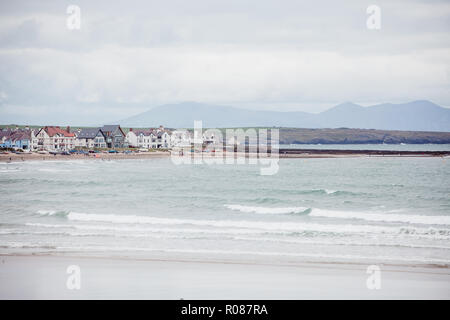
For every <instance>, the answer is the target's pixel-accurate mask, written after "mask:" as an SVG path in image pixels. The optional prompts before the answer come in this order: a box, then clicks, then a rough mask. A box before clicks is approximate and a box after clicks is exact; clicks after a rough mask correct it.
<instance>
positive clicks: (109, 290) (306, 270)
mask: <svg viewBox="0 0 450 320" xmlns="http://www.w3.org/2000/svg"><path fill="white" fill-rule="evenodd" d="M72 265H76V266H79V268H80V284H81V287H80V290H69V289H68V288H67V286H66V283H67V281H68V277H69V274H68V273H67V268H68V267H69V266H72ZM367 267H368V265H367V264H351V263H331V262H330V263H326V262H325V263H321V262H305V263H299V264H295V265H286V264H284V265H283V264H258V263H242V262H234V263H226V262H220V261H198V260H197V261H196V260H180V259H179V260H174V259H167V258H165V259H149V258H146V259H145V258H129V257H125V258H123V257H122V258H121V257H76V256H61V255H58V256H52V255H0V282H1V283H2V284H3V285H2V286H1V287H0V298H1V299H234V300H236V299H449V298H450V291H449V290H448V285H449V284H450V274H449V272H448V269H447V268H445V269H442V268H429V267H428V268H427V267H423V266H415V267H411V266H401V265H389V266H388V265H380V270H381V274H380V275H381V288H380V289H379V290H370V289H368V287H367V279H368V277H369V276H370V275H369V274H367Z"/></svg>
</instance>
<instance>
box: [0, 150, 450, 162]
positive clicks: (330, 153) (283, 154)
mask: <svg viewBox="0 0 450 320" xmlns="http://www.w3.org/2000/svg"><path fill="white" fill-rule="evenodd" d="M192 155H194V156H193V158H194V157H195V156H198V153H196V154H194V153H193V154H192ZM170 156H171V152H169V151H154V152H142V153H133V154H123V153H119V154H115V153H95V154H88V155H81V154H71V155H60V154H58V155H52V154H38V153H23V154H16V153H8V154H0V162H6V163H8V162H23V161H46V160H50V161H51V160H126V159H154V158H165V157H170ZM201 156H202V157H205V158H220V157H224V158H225V156H226V153H216V154H214V155H213V154H212V153H207V152H203V153H202V154H201ZM233 156H234V157H235V158H236V157H246V158H249V157H252V158H254V157H258V158H263V159H271V158H274V159H276V158H277V157H271V156H264V157H259V155H258V154H257V153H243V152H234V153H233ZM185 157H186V156H185ZM355 157H374V158H375V157H381V158H385V157H391V158H392V157H403V158H405V157H418V158H429V157H441V158H447V157H450V151H391V150H333V149H280V151H279V153H278V158H280V159H308V158H310V159H319V158H355Z"/></svg>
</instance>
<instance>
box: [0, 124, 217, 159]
mask: <svg viewBox="0 0 450 320" xmlns="http://www.w3.org/2000/svg"><path fill="white" fill-rule="evenodd" d="M203 138H204V140H205V141H206V140H208V141H210V140H211V139H206V137H203ZM192 141H193V137H192V135H191V134H190V133H189V132H188V131H183V132H180V131H173V130H168V129H166V128H164V127H163V126H160V127H158V128H149V129H141V128H140V129H133V128H129V129H123V128H121V126H120V125H104V126H103V127H97V128H77V129H75V130H72V129H71V128H70V127H59V126H45V127H41V128H29V127H24V128H19V127H15V128H8V127H6V128H3V129H1V130H0V148H1V149H9V150H15V151H20V152H38V153H62V154H64V153H71V152H83V151H85V152H89V151H90V152H93V151H98V150H103V151H109V152H119V151H121V152H124V151H125V149H127V150H132V149H136V151H141V152H145V151H149V150H153V149H155V150H158V149H159V150H167V149H171V148H173V147H176V146H190V145H191V143H192Z"/></svg>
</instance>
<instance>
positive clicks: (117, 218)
mask: <svg viewBox="0 0 450 320" xmlns="http://www.w3.org/2000/svg"><path fill="white" fill-rule="evenodd" d="M67 218H68V219H69V220H72V221H84V222H86V221H96V222H107V223H113V224H156V225H193V226H203V227H214V228H239V229H258V230H266V231H283V232H304V231H312V232H325V233H334V234H345V233H359V234H364V233H371V234H384V233H386V234H405V235H408V234H409V235H430V234H431V235H433V234H435V235H440V236H448V235H450V229H433V228H431V229H430V228H409V229H408V228H405V227H395V226H374V225H360V224H319V223H310V222H306V223H302V222H276V221H270V222H269V221H267V222H265V221H249V220H196V219H175V218H159V217H150V216H136V215H114V214H87V213H76V212H70V213H69V214H68V215H67ZM406 230H410V231H411V232H409V233H408V232H407V231H406ZM436 230H438V231H436ZM435 231H436V232H435ZM430 232H431V233H430Z"/></svg>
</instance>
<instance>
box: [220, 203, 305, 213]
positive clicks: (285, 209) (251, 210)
mask: <svg viewBox="0 0 450 320" xmlns="http://www.w3.org/2000/svg"><path fill="white" fill-rule="evenodd" d="M225 207H226V208H228V209H231V210H234V211H240V212H246V213H258V214H289V213H304V212H305V213H306V212H307V211H308V210H310V208H306V207H283V208H271V207H253V206H243V205H239V204H226V205H225Z"/></svg>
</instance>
